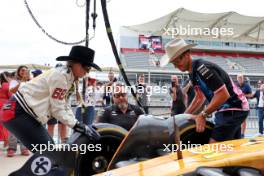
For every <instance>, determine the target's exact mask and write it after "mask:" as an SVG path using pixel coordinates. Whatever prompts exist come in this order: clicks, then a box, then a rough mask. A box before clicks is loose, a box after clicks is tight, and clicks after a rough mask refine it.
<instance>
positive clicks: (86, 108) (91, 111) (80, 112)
mask: <svg viewBox="0 0 264 176" xmlns="http://www.w3.org/2000/svg"><path fill="white" fill-rule="evenodd" d="M84 80H85V88H84V90H83V91H84V97H83V103H81V104H80V106H79V107H78V108H77V110H76V118H77V119H78V121H80V122H83V123H84V124H86V125H91V124H92V123H93V120H94V117H95V104H96V102H95V89H96V79H95V78H92V77H91V76H89V77H87V78H86V79H84Z"/></svg>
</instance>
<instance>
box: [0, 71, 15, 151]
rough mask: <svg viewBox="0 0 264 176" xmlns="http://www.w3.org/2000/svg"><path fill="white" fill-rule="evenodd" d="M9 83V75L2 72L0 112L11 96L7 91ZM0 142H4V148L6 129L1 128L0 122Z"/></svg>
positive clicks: (6, 143) (0, 75) (6, 135)
mask: <svg viewBox="0 0 264 176" xmlns="http://www.w3.org/2000/svg"><path fill="white" fill-rule="evenodd" d="M10 81H11V75H10V73H8V72H3V73H1V74H0V110H1V109H2V107H3V105H4V104H5V103H6V102H7V101H8V99H9V98H10V97H11V95H12V94H11V93H10V91H9V82H10ZM0 116H1V113H0ZM0 118H1V117H0ZM0 140H3V141H4V147H6V146H7V145H8V131H7V129H6V128H4V127H3V125H2V124H1V122H0Z"/></svg>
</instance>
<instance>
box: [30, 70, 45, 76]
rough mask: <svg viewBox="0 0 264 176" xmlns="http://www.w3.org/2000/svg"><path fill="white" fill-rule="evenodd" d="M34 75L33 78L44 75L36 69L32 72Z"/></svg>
mask: <svg viewBox="0 0 264 176" xmlns="http://www.w3.org/2000/svg"><path fill="white" fill-rule="evenodd" d="M31 73H32V75H33V78H35V77H37V76H38V75H40V74H42V70H40V69H36V70H33V71H32V72H31Z"/></svg>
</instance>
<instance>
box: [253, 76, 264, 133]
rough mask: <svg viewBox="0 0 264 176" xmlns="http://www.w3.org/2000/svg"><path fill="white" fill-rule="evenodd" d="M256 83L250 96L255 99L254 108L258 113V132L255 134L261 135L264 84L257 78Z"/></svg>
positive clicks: (263, 112)
mask: <svg viewBox="0 0 264 176" xmlns="http://www.w3.org/2000/svg"><path fill="white" fill-rule="evenodd" d="M257 84H258V85H257V90H256V92H255V93H254V94H253V95H252V97H251V98H256V99H257V104H256V109H257V115H258V126H259V132H258V133H257V134H256V135H255V136H263V119H264V117H263V116H264V84H263V82H262V81H261V80H259V81H258V83H257Z"/></svg>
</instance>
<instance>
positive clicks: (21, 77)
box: [7, 65, 30, 157]
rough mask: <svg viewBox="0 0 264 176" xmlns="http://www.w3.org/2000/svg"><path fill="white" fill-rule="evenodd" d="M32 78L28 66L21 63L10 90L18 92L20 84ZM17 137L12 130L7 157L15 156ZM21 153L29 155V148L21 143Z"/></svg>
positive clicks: (11, 82)
mask: <svg viewBox="0 0 264 176" xmlns="http://www.w3.org/2000/svg"><path fill="white" fill-rule="evenodd" d="M29 80H30V74H29V70H28V67H27V66H25V65H21V66H19V67H18V68H17V71H16V75H15V79H13V80H11V81H10V85H9V91H10V92H11V93H13V94H14V93H16V92H17V90H18V88H19V87H20V85H22V84H24V83H25V82H27V81H29ZM17 144H18V140H17V138H16V137H15V136H14V135H13V134H12V132H10V133H9V135H8V149H7V157H13V156H14V155H15V153H16V151H17ZM20 150H21V155H24V156H28V155H29V151H28V149H27V148H26V147H25V146H24V145H23V144H22V143H20Z"/></svg>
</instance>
